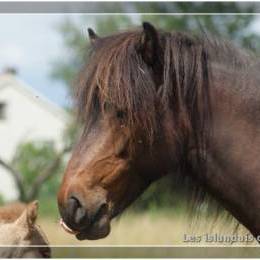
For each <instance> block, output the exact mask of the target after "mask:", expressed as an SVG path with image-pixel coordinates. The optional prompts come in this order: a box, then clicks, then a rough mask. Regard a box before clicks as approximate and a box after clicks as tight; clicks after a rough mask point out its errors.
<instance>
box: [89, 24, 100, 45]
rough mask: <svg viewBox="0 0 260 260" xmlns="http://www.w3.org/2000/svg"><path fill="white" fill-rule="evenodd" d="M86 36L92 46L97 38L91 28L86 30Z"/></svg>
mask: <svg viewBox="0 0 260 260" xmlns="http://www.w3.org/2000/svg"><path fill="white" fill-rule="evenodd" d="M88 36H89V39H90V42H91V44H93V43H94V42H95V41H96V40H97V39H98V38H99V37H98V36H97V34H96V33H95V32H94V30H92V29H91V28H88Z"/></svg>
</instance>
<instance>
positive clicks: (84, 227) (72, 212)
mask: <svg viewBox="0 0 260 260" xmlns="http://www.w3.org/2000/svg"><path fill="white" fill-rule="evenodd" d="M93 200H94V201H93ZM59 211H60V214H61V221H60V223H61V226H62V227H63V228H64V230H65V231H67V232H68V233H70V234H74V235H75V236H76V237H77V239H79V240H83V239H90V240H92V239H99V238H103V237H105V236H107V235H108V234H109V232H110V217H109V208H108V203H107V202H106V198H105V197H103V198H102V196H100V194H99V196H94V197H93V199H92V200H91V199H90V198H89V199H87V200H85V199H84V200H83V199H81V197H80V196H79V195H77V194H75V193H73V194H71V195H70V196H69V197H68V199H67V200H66V201H65V203H64V202H63V203H61V202H59Z"/></svg>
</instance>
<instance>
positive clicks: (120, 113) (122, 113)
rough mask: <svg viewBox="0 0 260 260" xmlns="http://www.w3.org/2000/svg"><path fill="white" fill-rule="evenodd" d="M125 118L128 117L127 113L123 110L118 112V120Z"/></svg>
mask: <svg viewBox="0 0 260 260" xmlns="http://www.w3.org/2000/svg"><path fill="white" fill-rule="evenodd" d="M125 116H126V113H125V112H124V111H122V110H118V111H116V117H117V118H118V119H124V118H125Z"/></svg>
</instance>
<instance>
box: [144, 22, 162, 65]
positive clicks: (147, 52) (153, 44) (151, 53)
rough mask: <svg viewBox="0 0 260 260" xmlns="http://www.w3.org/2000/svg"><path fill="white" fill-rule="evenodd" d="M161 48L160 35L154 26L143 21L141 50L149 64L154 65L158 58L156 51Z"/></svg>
mask: <svg viewBox="0 0 260 260" xmlns="http://www.w3.org/2000/svg"><path fill="white" fill-rule="evenodd" d="M158 48H159V36H158V32H157V31H156V29H155V28H154V26H153V25H152V24H150V23H148V22H143V31H142V34H141V39H140V45H139V51H140V53H141V55H142V57H143V59H144V61H145V62H146V64H148V65H153V64H154V62H155V59H156V52H157V50H158Z"/></svg>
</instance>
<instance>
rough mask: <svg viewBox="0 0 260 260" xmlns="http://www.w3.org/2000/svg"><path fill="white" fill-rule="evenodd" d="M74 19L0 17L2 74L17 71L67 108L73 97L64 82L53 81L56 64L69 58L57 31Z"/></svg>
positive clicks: (35, 16) (30, 16) (49, 16)
mask: <svg viewBox="0 0 260 260" xmlns="http://www.w3.org/2000/svg"><path fill="white" fill-rule="evenodd" d="M65 16H70V19H75V18H77V17H75V15H74V16H72V15H58V14H55V15H28V14H26V15H17V14H16V15H12V14H8V15H0V33H1V40H0V72H2V71H3V70H4V69H5V68H7V67H15V68H16V69H17V70H18V76H19V78H20V79H21V80H22V81H24V82H25V83H27V84H28V85H29V86H31V87H33V88H35V89H36V90H38V91H39V92H40V93H41V94H42V95H44V96H46V97H47V98H48V99H49V100H51V101H52V102H54V103H56V104H58V105H60V106H67V105H68V104H69V95H68V91H67V88H66V86H65V85H64V83H62V82H61V81H57V80H53V79H52V78H51V77H50V74H51V71H52V63H53V62H55V61H57V60H60V59H64V58H66V53H67V49H65V46H64V45H63V41H62V37H61V35H60V33H59V32H58V29H57V27H58V26H59V24H61V23H62V21H63V20H64V19H65Z"/></svg>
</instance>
